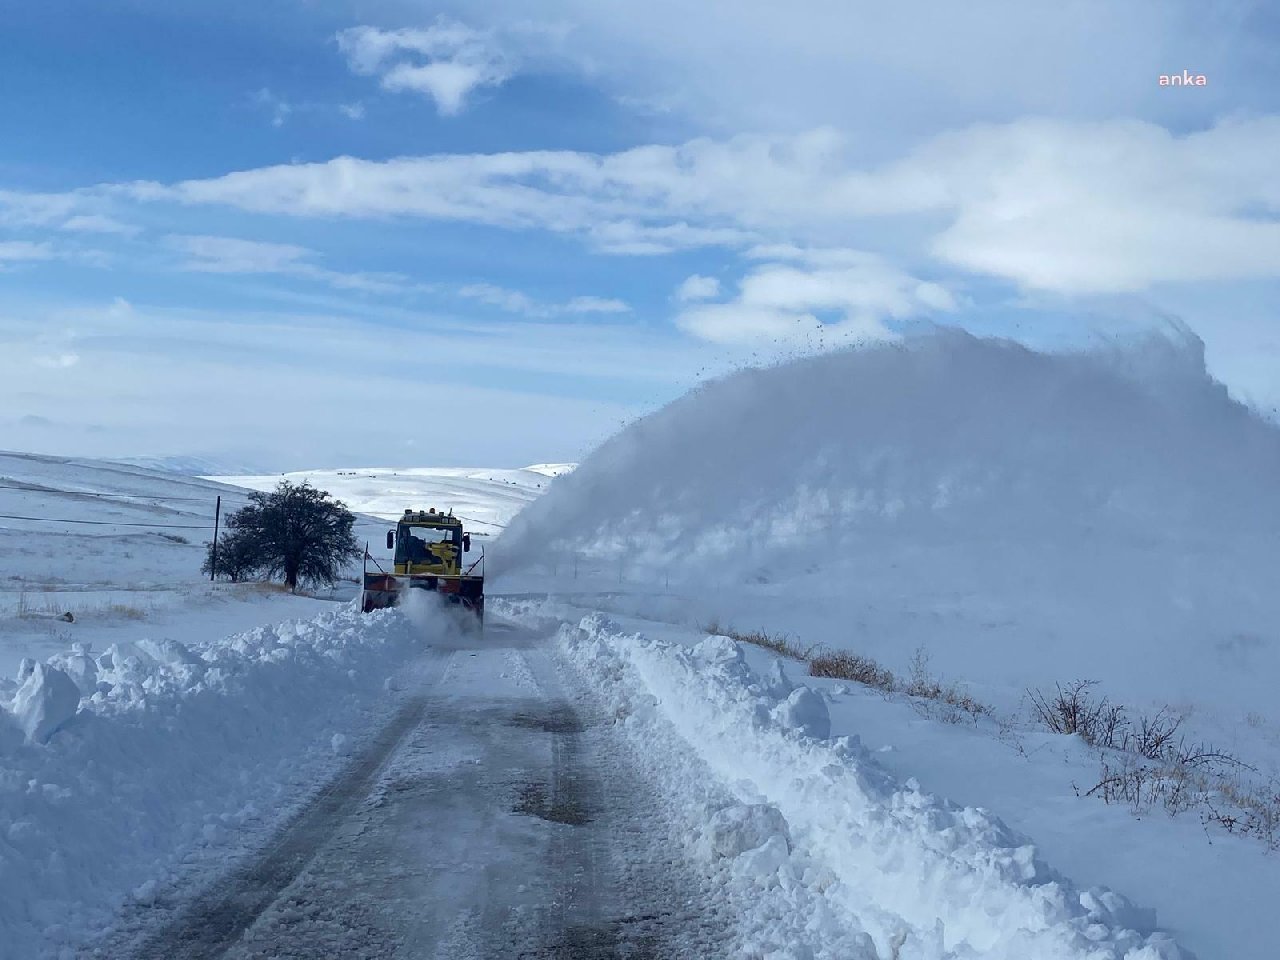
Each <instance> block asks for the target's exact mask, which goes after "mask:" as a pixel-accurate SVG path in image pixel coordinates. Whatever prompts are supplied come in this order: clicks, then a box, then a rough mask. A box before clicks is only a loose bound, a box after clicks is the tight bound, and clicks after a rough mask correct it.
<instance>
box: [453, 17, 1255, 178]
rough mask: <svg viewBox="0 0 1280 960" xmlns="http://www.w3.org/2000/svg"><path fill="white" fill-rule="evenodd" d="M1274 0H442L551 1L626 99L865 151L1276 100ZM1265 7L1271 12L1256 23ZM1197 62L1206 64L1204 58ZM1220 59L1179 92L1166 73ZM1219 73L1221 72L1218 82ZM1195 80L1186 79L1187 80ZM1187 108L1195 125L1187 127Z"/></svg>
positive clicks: (574, 57) (565, 45) (721, 123)
mask: <svg viewBox="0 0 1280 960" xmlns="http://www.w3.org/2000/svg"><path fill="white" fill-rule="evenodd" d="M1265 6H1266V4H1265V3H1263V2H1261V0H1244V2H1240V3H1229V4H1226V5H1223V4H1212V3H1204V2H1203V0H1129V2H1125V3H1115V2H1114V0H1075V2H1072V3H1057V4H1051V3H1026V2H1024V0H970V2H966V3H955V2H954V0H897V2H894V3H875V2H870V0H846V2H838V3H837V2H831V0H794V2H789V3H770V2H746V3H744V2H742V0H700V2H698V3H694V4H691V3H688V2H687V0H646V2H644V3H630V4H628V3H616V2H614V3H609V2H599V0H543V2H540V3H538V4H536V5H532V6H531V5H530V4H528V3H527V0H442V3H436V4H433V8H434V9H444V10H446V11H449V12H452V13H455V14H457V15H465V16H466V17H467V18H468V21H469V22H471V23H474V24H476V25H479V26H487V27H489V28H492V29H501V28H502V26H503V25H504V24H506V23H509V22H511V21H512V20H519V19H522V18H525V17H528V16H530V15H531V13H532V12H533V11H535V10H536V15H537V16H538V17H540V18H543V19H545V20H550V21H567V22H571V23H573V25H574V29H573V30H572V31H571V32H569V33H567V34H566V35H565V37H564V38H563V40H562V42H561V43H560V44H559V45H558V46H557V47H556V48H555V53H556V54H557V56H558V57H559V58H560V59H561V61H562V62H564V63H566V64H570V65H576V66H577V69H579V70H580V71H581V72H582V73H583V74H584V75H585V76H587V77H588V78H589V79H590V81H591V82H592V83H594V84H597V85H601V86H603V87H604V88H605V89H606V91H608V92H609V93H611V94H612V95H614V96H615V97H617V98H619V99H623V100H625V101H628V102H634V103H639V104H653V103H659V104H664V105H670V106H672V107H673V108H674V109H675V110H677V111H678V112H679V114H680V115H681V117H682V118H683V119H685V120H687V121H688V122H689V123H691V124H693V125H694V126H695V128H696V129H699V130H702V131H715V132H719V133H723V132H724V131H726V130H728V131H741V130H770V131H800V130H806V129H809V128H812V127H815V126H820V125H833V126H837V127H839V128H840V129H842V130H844V131H846V132H848V133H849V134H851V135H852V136H853V137H854V138H855V139H856V141H857V142H858V144H859V152H860V154H861V156H862V157H864V158H884V157H885V156H888V155H890V152H897V151H901V150H902V149H904V148H905V147H907V146H909V145H911V144H913V143H915V142H918V141H919V139H920V138H921V137H923V136H928V135H932V134H933V133H935V132H936V131H938V130H940V129H944V128H946V127H948V126H964V125H967V124H969V123H973V122H978V121H996V122H1004V121H1009V120H1013V119H1015V118H1018V117H1022V116H1027V115H1035V116H1046V115H1048V116H1061V117H1074V118H1080V119H1103V118H1110V117H1117V116H1146V117H1152V118H1158V119H1160V120H1162V121H1172V120H1174V119H1181V120H1184V121H1190V122H1191V123H1192V124H1194V123H1203V122H1206V121H1208V120H1211V119H1212V118H1214V117H1215V116H1220V115H1222V114H1224V113H1226V112H1228V111H1232V110H1248V111H1251V112H1265V111H1266V110H1268V109H1274V107H1275V105H1276V102H1277V99H1276V96H1277V95H1276V91H1277V89H1280V83H1277V81H1278V80H1280V69H1278V67H1277V62H1276V60H1275V58H1274V56H1273V52H1274V51H1273V49H1272V48H1273V45H1274V44H1273V42H1272V41H1273V36H1272V34H1273V31H1268V30H1266V29H1259V28H1258V23H1257V22H1256V21H1258V20H1259V19H1261V18H1262V16H1263V14H1262V13H1261V10H1262V8H1264V7H1265ZM1251 21H1254V22H1251ZM1193 65H1194V67H1193ZM1184 67H1186V68H1189V69H1192V68H1193V69H1194V70H1196V71H1198V72H1201V73H1205V74H1207V75H1208V76H1209V78H1210V80H1209V82H1210V86H1208V87H1205V88H1200V89H1199V90H1197V91H1196V93H1197V94H1205V96H1195V97H1181V98H1178V97H1176V96H1175V97H1173V98H1171V97H1170V96H1169V94H1170V90H1169V89H1168V88H1164V89H1162V88H1160V87H1159V85H1158V77H1159V75H1160V74H1162V73H1164V74H1167V73H1170V72H1180V71H1181V70H1182V69H1183V68H1184ZM1215 84H1216V86H1215ZM1179 92H1184V91H1179ZM1186 125H1187V124H1186V123H1179V126H1186Z"/></svg>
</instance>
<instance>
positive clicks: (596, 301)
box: [563, 297, 631, 313]
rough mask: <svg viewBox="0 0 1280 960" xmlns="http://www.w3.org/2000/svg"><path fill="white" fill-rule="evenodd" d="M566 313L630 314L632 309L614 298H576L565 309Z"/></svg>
mask: <svg viewBox="0 0 1280 960" xmlns="http://www.w3.org/2000/svg"><path fill="white" fill-rule="evenodd" d="M563 312H564V313H630V312H631V308H630V307H629V306H627V305H626V304H625V303H623V302H622V301H621V300H616V299H614V298H613V297H574V298H573V299H572V300H570V301H569V302H568V303H566V304H565V305H564V307H563Z"/></svg>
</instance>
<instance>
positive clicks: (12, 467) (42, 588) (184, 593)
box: [0, 452, 318, 680]
mask: <svg viewBox="0 0 1280 960" xmlns="http://www.w3.org/2000/svg"><path fill="white" fill-rule="evenodd" d="M247 493H248V491H246V490H244V489H241V488H237V487H231V486H228V485H226V484H224V483H216V482H212V481H208V480H201V479H198V478H195V477H184V476H179V475H176V474H173V473H170V472H168V471H163V470H156V469H152V468H148V467H142V466H136V465H130V464H123V463H119V462H112V461H106V460H91V459H76V458H72V457H51V456H41V455H37V454H28V453H12V452H10V453H0V680H4V679H7V678H9V677H12V676H13V674H14V672H15V671H16V670H17V667H18V663H19V661H20V660H21V659H22V658H23V657H26V656H33V657H35V658H36V659H41V658H43V657H45V656H48V655H49V654H51V653H61V652H63V651H65V650H66V649H67V647H68V645H69V644H70V643H87V644H89V645H97V646H98V647H102V646H105V645H106V644H108V643H111V642H113V641H114V640H115V639H117V638H120V639H124V638H126V637H127V638H129V639H133V638H135V637H136V636H137V635H139V634H141V633H146V634H148V635H153V636H156V635H173V634H176V633H178V632H181V634H182V636H183V637H184V639H185V640H186V641H187V642H189V643H191V642H198V641H200V640H202V639H206V638H208V639H213V638H217V637H221V636H224V635H225V634H226V633H227V632H230V631H234V630H241V629H244V628H246V627H248V626H251V625H253V624H256V623H260V622H262V621H263V620H264V619H270V618H272V617H280V616H286V615H289V614H292V615H298V614H301V613H304V612H307V611H312V610H314V609H316V608H317V603H318V602H317V601H311V600H307V599H306V598H303V597H285V596H280V595H264V594H262V593H260V592H253V591H246V590H243V589H240V588H231V586H230V585H227V584H218V585H212V584H210V583H209V582H208V580H207V579H206V578H205V577H204V576H203V575H202V574H201V573H200V564H201V562H202V561H203V559H204V550H205V548H204V544H205V543H206V542H208V541H209V540H210V539H211V538H212V536H213V521H214V505H215V502H216V498H217V497H219V496H220V497H222V508H223V511H224V513H225V512H228V511H231V510H234V509H235V508H236V507H238V506H241V505H243V504H244V503H245V498H246V496H247ZM233 597H237V598H251V599H252V600H253V602H252V603H227V602H222V601H224V600H229V599H230V598H233ZM68 613H70V614H71V615H72V617H73V618H74V620H73V621H71V622H67V621H66V620H64V619H61V618H62V617H63V616H65V615H66V614H68Z"/></svg>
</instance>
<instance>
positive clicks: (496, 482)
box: [210, 463, 575, 533]
mask: <svg viewBox="0 0 1280 960" xmlns="http://www.w3.org/2000/svg"><path fill="white" fill-rule="evenodd" d="M574 466H575V465H574V464H572V463H535V464H532V465H531V466H528V467H524V468H521V469H514V470H513V469H501V468H499V469H494V468H484V467H358V468H352V469H346V470H298V471H295V472H292V473H283V474H266V475H259V476H234V477H217V478H210V479H217V480H220V481H222V482H224V483H233V484H235V485H237V486H240V487H248V488H250V489H252V490H270V489H272V488H274V487H275V485H276V484H278V483H279V482H280V481H281V480H289V481H291V482H293V483H302V482H304V481H306V482H309V483H310V484H311V485H312V486H314V487H318V488H320V489H321V490H328V491H329V492H330V493H332V494H333V495H334V496H335V497H337V498H338V499H340V500H342V501H343V502H345V503H346V504H347V506H348V507H350V508H351V509H352V510H354V511H355V512H357V513H362V514H367V515H370V516H375V517H383V518H386V519H388V520H390V519H394V518H396V517H398V516H400V515H401V514H402V513H404V511H405V508H407V507H411V508H415V509H416V508H421V509H423V510H425V509H427V508H429V507H436V508H437V509H441V510H452V511H453V512H454V513H455V514H457V515H458V516H461V517H464V518H466V519H467V520H469V521H470V522H471V523H473V524H476V528H475V529H476V532H477V533H496V532H497V531H499V530H501V529H502V528H503V527H505V526H506V525H507V523H509V522H510V521H511V519H512V518H513V517H514V516H515V515H516V514H517V513H519V512H520V511H521V510H523V509H524V508H525V507H526V506H528V505H529V504H530V503H532V502H533V501H534V500H536V499H538V497H540V496H541V495H542V494H543V493H545V492H546V491H547V490H549V489H550V487H551V481H552V480H553V479H554V478H556V477H558V476H561V475H563V474H567V473H570V472H572V471H573V468H574Z"/></svg>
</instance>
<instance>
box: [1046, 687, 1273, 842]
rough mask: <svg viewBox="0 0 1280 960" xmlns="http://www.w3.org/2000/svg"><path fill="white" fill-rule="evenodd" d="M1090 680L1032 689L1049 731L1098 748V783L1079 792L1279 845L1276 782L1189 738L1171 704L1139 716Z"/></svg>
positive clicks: (1142, 810)
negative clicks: (1256, 778)
mask: <svg viewBox="0 0 1280 960" xmlns="http://www.w3.org/2000/svg"><path fill="white" fill-rule="evenodd" d="M1096 686H1097V681H1095V680H1075V681H1072V682H1071V683H1068V684H1066V685H1065V686H1064V685H1062V684H1055V685H1054V692H1053V693H1045V692H1043V691H1040V690H1029V691H1028V692H1027V697H1028V700H1029V701H1030V703H1031V710H1032V714H1033V716H1034V718H1035V719H1036V720H1037V721H1038V722H1039V723H1040V724H1042V725H1043V726H1044V727H1046V728H1047V729H1048V730H1050V731H1052V732H1053V733H1060V734H1067V735H1074V736H1078V737H1080V739H1081V740H1083V741H1084V742H1085V743H1087V744H1088V745H1089V746H1091V747H1094V748H1096V749H1097V750H1098V751H1099V759H1098V762H1099V773H1098V782H1097V783H1095V784H1094V785H1093V786H1092V787H1089V788H1088V789H1087V790H1085V791H1083V794H1082V795H1083V796H1086V797H1098V798H1099V799H1101V800H1102V801H1103V802H1105V803H1122V804H1126V805H1127V806H1129V807H1130V809H1132V810H1133V812H1134V813H1137V814H1140V813H1145V812H1147V811H1149V810H1152V809H1156V808H1160V809H1163V810H1164V811H1165V812H1167V813H1168V814H1169V815H1170V816H1177V815H1178V814H1180V813H1187V812H1189V811H1192V810H1195V811H1198V812H1199V814H1200V819H1201V822H1203V823H1204V824H1205V825H1206V826H1208V825H1210V824H1215V825H1217V826H1219V827H1221V828H1222V829H1224V830H1226V831H1227V832H1228V833H1241V834H1245V835H1248V836H1254V837H1257V838H1258V839H1260V840H1262V841H1263V842H1264V843H1266V844H1267V846H1269V847H1270V848H1271V849H1273V850H1275V849H1280V785H1277V784H1276V782H1275V781H1274V780H1268V781H1267V782H1265V783H1257V782H1251V781H1250V780H1248V779H1247V778H1246V777H1245V776H1243V775H1244V774H1248V773H1253V772H1255V771H1254V769H1253V768H1252V767H1250V766H1249V765H1248V764H1246V763H1244V762H1243V761H1242V760H1240V759H1239V758H1237V757H1235V756H1233V755H1232V754H1230V753H1228V752H1227V751H1225V750H1220V749H1218V748H1216V747H1214V746H1212V745H1209V744H1205V743H1199V742H1188V741H1187V739H1186V737H1185V736H1182V735H1180V733H1179V731H1180V730H1181V729H1182V724H1183V722H1184V720H1185V719H1186V718H1185V717H1184V716H1183V715H1182V714H1181V713H1179V712H1178V711H1177V710H1175V709H1173V708H1172V707H1169V706H1163V707H1161V708H1160V709H1159V710H1157V711H1156V712H1155V713H1154V714H1149V715H1142V716H1139V717H1138V718H1137V720H1132V719H1130V717H1129V712H1128V710H1127V709H1126V708H1125V707H1124V706H1123V705H1121V704H1113V703H1111V701H1110V700H1108V699H1107V698H1106V697H1105V696H1095V695H1094V694H1093V693H1092V692H1091V691H1092V690H1093V688H1094V687H1096Z"/></svg>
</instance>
